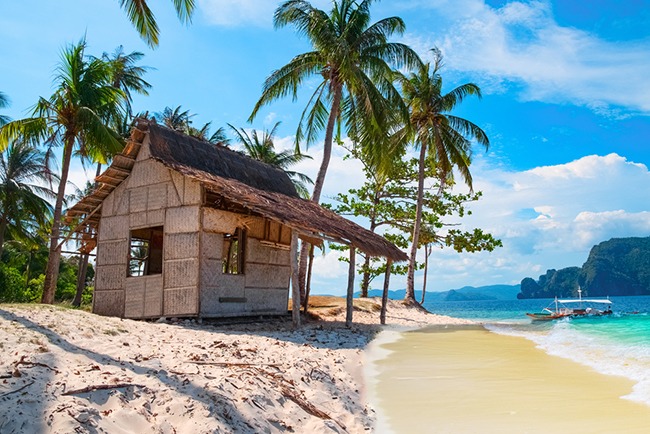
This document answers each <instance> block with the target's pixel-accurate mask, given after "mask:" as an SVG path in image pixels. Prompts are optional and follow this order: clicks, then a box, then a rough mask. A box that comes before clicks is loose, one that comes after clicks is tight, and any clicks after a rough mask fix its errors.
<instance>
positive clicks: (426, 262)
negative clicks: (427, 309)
mask: <svg viewBox="0 0 650 434" xmlns="http://www.w3.org/2000/svg"><path fill="white" fill-rule="evenodd" d="M429 254H430V253H429V246H424V283H422V301H421V302H420V304H424V296H425V294H426V293H427V271H429Z"/></svg>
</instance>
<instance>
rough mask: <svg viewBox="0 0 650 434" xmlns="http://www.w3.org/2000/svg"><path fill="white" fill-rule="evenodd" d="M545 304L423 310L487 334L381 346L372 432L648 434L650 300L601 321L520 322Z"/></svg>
mask: <svg viewBox="0 0 650 434" xmlns="http://www.w3.org/2000/svg"><path fill="white" fill-rule="evenodd" d="M550 302H551V300H513V301H506V302H502V301H501V302H499V301H491V302H485V301H484V302H478V301H475V302H450V303H429V304H427V305H426V307H427V308H428V309H429V310H430V311H433V312H435V313H439V314H445V315H451V316H455V317H460V318H467V319H472V320H478V321H484V322H486V324H485V328H479V329H477V328H462V327H460V328H458V327H449V328H447V329H441V328H433V329H429V330H421V331H414V332H406V333H402V334H401V336H400V338H399V339H392V340H391V342H388V343H384V344H382V345H381V347H382V348H381V349H382V351H383V354H382V355H381V356H379V357H378V358H377V359H376V360H375V362H374V363H373V365H374V380H372V381H371V382H374V383H373V384H374V386H371V389H373V390H374V392H373V393H374V397H375V403H376V406H377V407H378V409H379V414H380V429H379V432H380V433H381V432H385V433H401V432H410V433H418V432H423V433H424V432H427V433H428V432H441V433H442V432H445V433H446V432H449V433H462V432H477V433H482V432H503V433H506V432H512V433H523V432H531V433H536V432H547V431H548V430H549V429H550V430H552V431H553V432H555V433H557V432H576V431H577V432H586V431H589V432H626V433H627V432H650V315H648V314H647V312H648V311H650V297H617V298H612V302H613V305H612V309H613V310H614V312H615V314H614V315H612V316H607V317H589V318H575V319H563V320H560V321H553V322H535V323H532V322H531V321H530V320H529V319H528V318H527V317H526V316H525V312H538V311H540V310H541V309H542V308H544V307H546V306H547V305H548V304H549V303H550ZM635 311H640V312H641V313H639V314H629V313H625V312H635ZM444 332H447V333H444ZM522 338H525V339H526V340H524V339H522ZM552 356H559V357H552ZM600 374H608V375H600ZM531 390H532V391H533V393H529V392H530V391H531ZM620 398H624V399H620ZM508 408H510V410H508ZM576 416H578V417H577V419H576ZM546 418H550V419H549V420H546ZM481 421H482V422H481ZM490 424H491V425H490ZM617 424H618V425H617Z"/></svg>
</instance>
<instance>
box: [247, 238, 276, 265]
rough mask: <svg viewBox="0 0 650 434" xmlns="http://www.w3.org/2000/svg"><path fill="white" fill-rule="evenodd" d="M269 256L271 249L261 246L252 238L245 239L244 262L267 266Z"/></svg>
mask: <svg viewBox="0 0 650 434" xmlns="http://www.w3.org/2000/svg"><path fill="white" fill-rule="evenodd" d="M270 256H271V248H269V247H267V246H263V245H262V244H260V242H259V241H258V240H256V239H254V238H247V239H246V262H247V263H248V262H257V263H261V264H268V263H269V259H270Z"/></svg>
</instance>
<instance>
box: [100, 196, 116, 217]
mask: <svg viewBox="0 0 650 434" xmlns="http://www.w3.org/2000/svg"><path fill="white" fill-rule="evenodd" d="M114 206H115V193H111V194H109V195H108V197H106V199H104V203H103V204H102V217H111V216H112V215H113V207H114Z"/></svg>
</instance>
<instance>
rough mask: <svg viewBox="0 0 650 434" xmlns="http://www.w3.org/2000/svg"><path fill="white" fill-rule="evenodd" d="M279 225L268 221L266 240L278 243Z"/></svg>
mask: <svg viewBox="0 0 650 434" xmlns="http://www.w3.org/2000/svg"><path fill="white" fill-rule="evenodd" d="M280 226H281V225H280V223H277V222H274V221H270V222H269V227H268V233H267V237H266V239H267V240H269V241H275V242H276V243H278V242H280Z"/></svg>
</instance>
